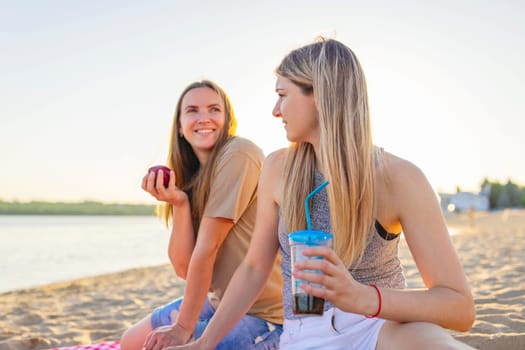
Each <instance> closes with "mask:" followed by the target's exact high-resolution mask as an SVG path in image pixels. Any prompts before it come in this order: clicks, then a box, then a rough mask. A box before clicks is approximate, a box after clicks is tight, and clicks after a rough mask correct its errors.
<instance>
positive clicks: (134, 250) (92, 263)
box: [0, 215, 169, 293]
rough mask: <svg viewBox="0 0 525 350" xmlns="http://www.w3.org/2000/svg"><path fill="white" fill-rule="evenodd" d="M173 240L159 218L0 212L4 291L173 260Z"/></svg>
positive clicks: (0, 284)
mask: <svg viewBox="0 0 525 350" xmlns="http://www.w3.org/2000/svg"><path fill="white" fill-rule="evenodd" d="M168 240H169V231H168V229H167V228H166V227H165V226H164V224H163V223H162V222H161V221H159V219H157V218H156V217H149V216H109V217H106V216H39V215H37V216H19V215H16V216H2V215H0V293H2V292H6V291H9V290H13V289H18V288H27V287H33V286H38V285H43V284H48V283H52V282H60V281H65V280H70V279H74V278H81V277H86V276H93V275H98V274H103V273H109V272H116V271H121V270H126V269H130V268H134V267H142V266H151V265H159V264H164V263H168V262H169V261H168V257H167V245H168Z"/></svg>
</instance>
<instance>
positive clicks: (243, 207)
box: [203, 137, 283, 324]
mask: <svg viewBox="0 0 525 350" xmlns="http://www.w3.org/2000/svg"><path fill="white" fill-rule="evenodd" d="M263 160H264V154H263V153H262V151H261V149H260V148H259V147H257V146H256V145H255V144H254V143H253V142H251V141H249V140H247V139H243V138H240V137H236V138H234V139H233V140H231V141H230V142H229V143H228V144H226V146H225V149H224V151H223V154H222V155H221V156H220V157H219V159H218V163H217V166H216V168H215V173H214V176H213V182H212V184H211V187H210V194H209V197H208V201H207V203H206V208H205V209H204V214H203V216H206V217H212V218H215V217H220V218H227V219H231V220H233V222H234V226H233V227H232V229H231V230H230V232H229V233H228V236H227V237H226V239H225V240H224V241H223V243H222V245H221V247H220V249H219V252H218V254H217V258H216V261H215V266H214V269H213V276H212V284H211V292H212V296H211V299H212V304H216V303H213V299H214V298H218V299H219V300H220V299H221V298H222V295H223V293H224V291H225V290H226V287H227V286H228V283H229V282H230V279H231V277H232V276H233V274H234V272H235V270H236V269H237V267H238V266H239V265H240V263H241V262H242V260H243V259H244V256H245V255H246V252H247V251H248V246H249V245H250V239H251V236H252V234H253V229H254V225H255V214H256V210H257V209H256V208H257V183H258V181H259V175H260V173H261V168H262V163H263ZM279 264H280V256H278V258H277V259H276V261H275V263H274V268H273V270H272V273H271V275H270V277H269V279H268V282H267V284H266V286H265V288H264V290H263V291H262V293H261V294H260V295H259V297H258V299H257V300H256V301H255V303H254V304H253V306H252V307H251V309H250V310H249V311H248V314H250V315H252V316H255V317H259V318H262V319H264V320H267V321H269V322H273V323H278V324H282V322H283V309H282V277H281V274H280V270H279Z"/></svg>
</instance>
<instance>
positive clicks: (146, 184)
mask: <svg viewBox="0 0 525 350" xmlns="http://www.w3.org/2000/svg"><path fill="white" fill-rule="evenodd" d="M162 179H163V176H162V170H161V171H160V174H159V176H157V181H156V182H155V173H154V172H150V173H149V174H147V175H146V176H144V178H143V179H142V189H143V190H144V191H146V192H148V193H149V194H151V195H152V196H153V197H155V198H156V199H157V200H159V201H163V202H166V203H169V204H171V205H172V214H173V226H172V228H171V236H170V241H169V245H168V256H169V258H170V261H171V264H172V265H173V268H174V269H175V273H176V274H177V276H179V277H181V278H183V279H186V275H187V271H188V264H189V261H190V258H191V255H192V253H193V248H194V246H195V232H194V230H193V224H192V220H191V209H190V203H189V200H188V196H187V195H186V193H185V192H184V191H182V190H181V189H179V188H178V187H177V186H175V173H174V172H173V171H170V181H169V184H168V187H167V188H165V187H164V184H163V180H162Z"/></svg>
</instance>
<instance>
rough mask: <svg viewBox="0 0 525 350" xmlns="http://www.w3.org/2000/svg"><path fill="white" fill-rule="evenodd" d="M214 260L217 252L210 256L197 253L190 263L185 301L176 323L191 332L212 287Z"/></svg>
mask: <svg viewBox="0 0 525 350" xmlns="http://www.w3.org/2000/svg"><path fill="white" fill-rule="evenodd" d="M214 261H215V254H213V255H212V256H210V255H208V254H199V253H196V254H194V256H193V257H192V259H191V261H190V264H189V268H188V278H187V280H186V288H185V290H184V302H183V303H182V306H181V309H180V311H179V315H178V317H177V321H176V323H177V324H178V325H179V326H181V327H182V328H184V329H186V330H188V331H190V332H191V333H193V330H194V328H195V324H196V323H197V320H198V317H199V314H200V311H201V309H202V306H203V305H204V303H205V300H206V298H207V294H208V291H209V289H210V285H211V277H212V273H213V265H214Z"/></svg>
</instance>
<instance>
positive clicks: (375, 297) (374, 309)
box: [365, 284, 383, 318]
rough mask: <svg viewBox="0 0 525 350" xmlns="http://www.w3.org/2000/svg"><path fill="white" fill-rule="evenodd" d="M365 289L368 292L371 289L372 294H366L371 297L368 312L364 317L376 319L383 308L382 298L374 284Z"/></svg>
mask: <svg viewBox="0 0 525 350" xmlns="http://www.w3.org/2000/svg"><path fill="white" fill-rule="evenodd" d="M367 287H368V290H370V289H372V292H369V293H368V294H369V295H372V297H371V299H370V300H371V303H369V307H368V311H367V312H366V313H365V316H366V317H367V318H374V317H378V316H379V314H380V313H381V308H382V306H383V296H382V295H381V290H380V289H379V287H378V286H376V285H375V284H370V285H368V286H367ZM370 293H372V294H370Z"/></svg>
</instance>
